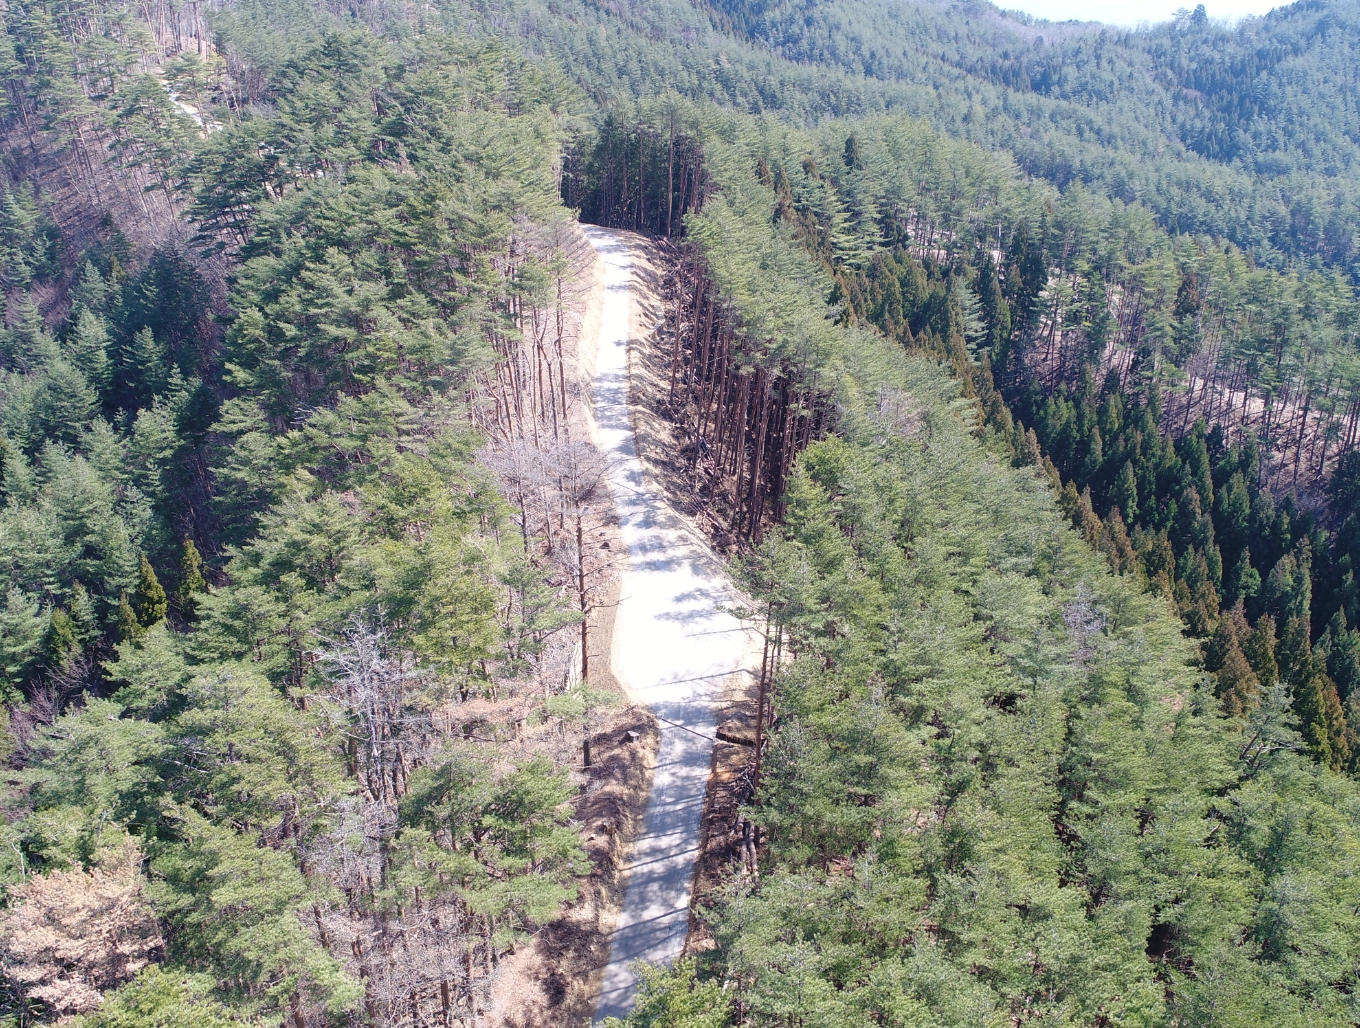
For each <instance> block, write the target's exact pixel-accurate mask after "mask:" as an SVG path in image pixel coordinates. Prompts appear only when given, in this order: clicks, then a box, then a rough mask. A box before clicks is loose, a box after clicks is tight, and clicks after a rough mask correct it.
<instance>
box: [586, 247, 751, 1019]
mask: <svg viewBox="0 0 1360 1028" xmlns="http://www.w3.org/2000/svg"><path fill="white" fill-rule="evenodd" d="M585 231H586V236H587V237H588V238H589V240H590V243H591V245H592V246H593V247H594V248H595V251H596V253H597V254H598V255H599V257H600V260H601V261H602V262H603V263H604V268H605V288H604V302H603V311H602V312H601V319H600V338H599V353H598V356H597V358H596V369H595V421H596V425H597V429H598V432H599V440H598V441H599V446H600V449H601V451H602V452H603V453H604V456H605V461H606V464H607V466H608V479H609V488H610V491H611V493H612V494H613V497H614V502H615V505H616V507H617V510H618V516H619V525H620V530H621V533H622V536H623V541H624V543H625V544H626V546H627V549H628V559H627V562H626V567H625V568H624V570H623V582H622V589H621V592H620V601H619V607H618V610H617V613H616V616H615V621H614V647H613V655H612V663H613V671H614V676H615V678H617V679H618V681H619V683H620V684H621V685H622V686H623V687H624V689H625V690H626V691H627V692H628V694H629V696H630V697H631V698H632V699H633V700H634V701H635V702H638V703H645V704H647V706H649V707H650V708H651V710H652V712H653V713H654V714H655V715H656V718H657V721H658V723H659V725H660V730H661V745H660V749H659V751H658V754H657V764H656V768H655V770H654V772H653V778H652V789H651V794H650V796H649V797H648V800H647V810H646V814H645V816H644V819H643V829H642V832H641V834H640V835H639V837H638V838H637V840H636V841H635V843H634V845H633V851H632V853H631V854H630V856H629V859H628V862H627V865H626V867H625V873H626V875H627V885H626V886H625V891H624V899H623V910H622V911H621V912H620V914H619V919H618V923H617V925H616V927H615V930H614V933H613V936H612V937H611V940H610V953H609V964H608V966H607V967H606V968H605V972H604V981H603V985H602V986H601V990H600V998H599V1003H598V1006H597V1008H596V1013H595V1016H596V1019H597V1020H599V1019H603V1018H605V1017H610V1016H613V1017H622V1016H623V1015H625V1014H626V1013H627V1012H628V1011H629V1010H630V1009H632V1006H633V999H634V994H635V991H636V984H637V983H636V980H635V978H634V976H633V974H632V972H631V971H630V970H629V965H630V964H631V963H632V962H633V961H635V960H639V959H641V960H646V961H650V962H652V963H670V962H671V961H672V960H674V959H675V958H676V957H677V956H678V955H679V954H680V952H681V949H682V948H683V947H684V943H685V935H686V932H687V930H688V927H689V903H690V894H691V891H692V888H693V884H694V869H695V861H696V859H697V858H698V855H699V826H700V820H701V818H702V817H703V812H704V798H705V794H706V791H707V787H708V776H709V769H710V765H711V763H712V754H713V737H714V732H715V731H716V718H715V710H716V707H717V703H718V700H719V698H720V697H721V695H722V691H723V684H724V681H725V680H726V679H727V677H728V676H729V675H732V674H736V673H740V672H743V671H746V672H750V671H751V670H752V654H753V652H756V647H757V642H756V637H755V633H754V632H753V631H752V630H751V629H750V628H748V627H747V626H745V625H743V624H742V622H740V621H738V620H737V619H736V618H735V617H733V616H732V615H731V614H728V613H725V612H724V611H723V608H724V607H730V606H732V605H734V604H735V603H736V602H737V600H738V597H737V595H736V593H735V592H734V591H733V589H732V586H731V584H730V582H729V581H728V579H727V575H726V572H725V570H724V568H723V565H722V562H721V561H720V560H719V559H718V558H717V557H716V556H714V554H713V552H712V550H711V549H710V548H709V546H708V543H707V541H706V540H705V539H704V538H703V536H702V535H701V534H700V533H699V532H698V531H697V530H695V529H694V528H692V527H691V526H690V525H689V524H688V522H686V521H685V520H684V519H683V518H682V517H681V516H680V515H679V514H677V513H676V512H675V510H674V509H673V508H672V507H671V506H670V504H668V503H667V502H666V499H665V497H664V496H663V495H662V492H661V490H660V489H659V488H658V487H657V486H656V485H655V483H654V482H652V481H651V479H650V477H649V476H648V475H647V474H646V473H645V471H644V469H643V466H642V464H641V462H640V461H639V460H638V455H637V448H636V445H635V441H634V433H633V421H632V415H631V412H630V409H629V404H628V399H629V388H630V384H629V376H628V340H629V335H630V333H629V315H630V309H631V304H632V295H631V293H632V288H633V272H632V263H631V260H630V257H629V247H628V244H627V242H626V241H625V240H624V239H622V238H621V237H620V236H619V235H618V234H616V233H613V232H610V231H608V230H607V229H601V228H595V227H591V226H586V227H585ZM757 662H758V659H757Z"/></svg>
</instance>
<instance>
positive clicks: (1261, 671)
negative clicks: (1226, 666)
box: [1242, 614, 1280, 691]
mask: <svg viewBox="0 0 1360 1028" xmlns="http://www.w3.org/2000/svg"><path fill="white" fill-rule="evenodd" d="M1275 645H1276V642H1275V619H1274V618H1272V617H1271V616H1270V615H1269V614H1264V615H1262V616H1261V617H1259V618H1257V619H1256V624H1255V626H1254V627H1253V628H1252V630H1251V635H1249V636H1248V637H1247V639H1246V641H1245V642H1244V643H1243V644H1242V653H1243V655H1244V656H1245V657H1246V658H1247V661H1248V662H1249V663H1250V664H1251V669H1252V671H1254V672H1255V674H1256V678H1257V679H1258V680H1259V681H1260V683H1261V688H1262V689H1263V690H1266V691H1269V690H1270V689H1272V688H1274V686H1275V683H1276V682H1278V681H1279V680H1280V671H1279V665H1278V664H1277V663H1276V662H1275Z"/></svg>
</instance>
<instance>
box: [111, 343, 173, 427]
mask: <svg viewBox="0 0 1360 1028" xmlns="http://www.w3.org/2000/svg"><path fill="white" fill-rule="evenodd" d="M118 372H119V378H120V387H121V393H122V395H121V397H120V403H121V404H122V405H123V406H125V407H126V408H128V409H130V410H133V409H140V408H142V407H145V406H147V405H148V404H150V402H151V399H152V397H154V396H157V395H159V394H160V393H162V392H164V391H165V385H166V382H167V380H168V373H169V369H168V368H167V360H166V354H165V348H164V347H162V346H161V344H160V343H159V342H157V341H156V337H155V336H154V335H153V334H152V332H151V329H150V328H142V329H139V330H138V331H137V332H135V333H133V335H132V337H131V339H129V340H128V342H127V343H126V344H125V345H124V346H123V347H122V350H121V352H120V354H119V369H118Z"/></svg>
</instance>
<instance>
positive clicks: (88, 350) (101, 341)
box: [66, 309, 111, 395]
mask: <svg viewBox="0 0 1360 1028" xmlns="http://www.w3.org/2000/svg"><path fill="white" fill-rule="evenodd" d="M108 346H109V333H108V328H107V326H106V325H105V323H104V319H103V318H101V317H99V316H98V315H97V314H92V313H91V312H90V311H89V310H88V309H83V310H81V311H80V313H79V314H78V315H76V323H75V327H74V328H72V330H71V332H70V335H69V336H68V337H67V339H66V349H67V352H68V353H69V354H70V358H71V363H73V364H74V365H75V366H76V367H77V368H79V369H80V371H81V374H83V375H84V376H85V381H87V382H89V383H90V385H91V386H92V387H93V388H94V390H95V391H96V392H97V393H100V394H101V395H102V394H103V393H104V391H105V390H106V389H108V387H109V379H110V375H111V367H110V363H109V354H108Z"/></svg>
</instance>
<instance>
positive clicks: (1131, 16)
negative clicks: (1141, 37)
mask: <svg viewBox="0 0 1360 1028" xmlns="http://www.w3.org/2000/svg"><path fill="white" fill-rule="evenodd" d="M1198 2H1199V0H997V6H998V7H1005V8H1010V9H1012V10H1014V9H1018V10H1021V11H1026V12H1028V13H1029V14H1032V15H1034V16H1035V17H1037V18H1047V19H1049V21H1066V20H1067V19H1068V18H1080V19H1081V20H1082V21H1103V22H1108V23H1109V24H1111V25H1136V24H1138V23H1139V22H1143V21H1166V20H1168V19H1169V18H1170V17H1171V15H1172V13H1173V12H1174V11H1175V10H1176V9H1177V8H1179V7H1189V8H1193V7H1194V6H1195V4H1196V3H1198ZM1286 2H1287V0H1286ZM1283 6H1284V3H1281V2H1280V0H1204V7H1205V10H1207V11H1208V12H1209V17H1210V18H1241V17H1243V16H1245V15H1248V14H1265V13H1266V12H1267V11H1269V10H1271V9H1272V8H1275V7H1283Z"/></svg>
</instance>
